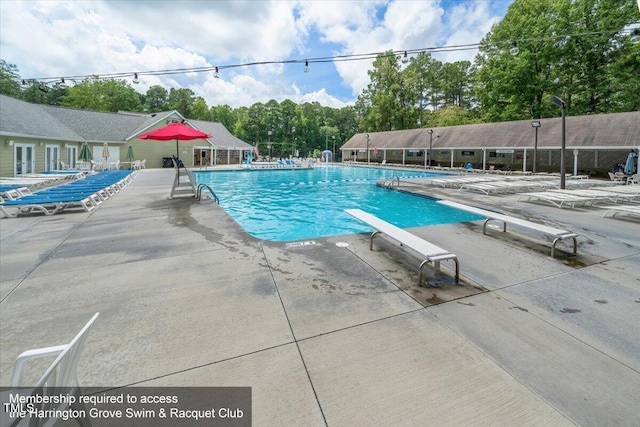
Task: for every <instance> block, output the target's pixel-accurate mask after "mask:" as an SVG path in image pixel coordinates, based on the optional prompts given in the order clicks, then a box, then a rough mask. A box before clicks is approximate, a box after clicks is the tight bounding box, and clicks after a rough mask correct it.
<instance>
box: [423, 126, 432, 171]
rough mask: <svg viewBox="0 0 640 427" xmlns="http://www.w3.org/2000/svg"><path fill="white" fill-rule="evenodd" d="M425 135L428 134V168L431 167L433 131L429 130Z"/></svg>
mask: <svg viewBox="0 0 640 427" xmlns="http://www.w3.org/2000/svg"><path fill="white" fill-rule="evenodd" d="M427 133H428V134H429V166H431V149H432V148H433V129H429V130H428V131H427ZM425 163H426V162H425Z"/></svg>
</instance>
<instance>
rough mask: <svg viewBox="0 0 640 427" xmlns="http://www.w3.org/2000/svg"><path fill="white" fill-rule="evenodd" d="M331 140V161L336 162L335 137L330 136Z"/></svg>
mask: <svg viewBox="0 0 640 427" xmlns="http://www.w3.org/2000/svg"><path fill="white" fill-rule="evenodd" d="M331 139H333V151H332V152H331V160H332V161H334V162H335V161H336V136H335V135H332V136H331Z"/></svg>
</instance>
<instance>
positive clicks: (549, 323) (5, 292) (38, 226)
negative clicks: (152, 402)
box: [0, 169, 640, 427]
mask: <svg viewBox="0 0 640 427" xmlns="http://www.w3.org/2000/svg"><path fill="white" fill-rule="evenodd" d="M267 173H268V172H267ZM172 180H173V172H172V170H169V169H155V170H154V169H148V170H142V171H141V172H140V173H139V174H138V176H137V178H136V179H135V180H134V181H133V183H132V184H130V185H129V186H128V187H127V188H126V189H125V190H123V191H122V192H120V193H119V194H118V195H116V196H115V197H113V198H111V199H110V200H108V201H107V202H105V203H104V204H103V205H102V206H101V207H100V208H99V209H97V210H95V211H94V212H92V213H84V212H82V213H72V212H69V213H61V214H57V215H54V216H50V217H45V216H42V215H36V216H30V217H21V218H16V219H2V220H0V239H1V240H0V299H1V302H0V348H1V353H0V354H1V357H0V385H3V386H6V385H8V382H9V379H10V376H11V371H12V366H13V361H14V359H15V357H16V356H17V355H18V354H19V353H20V352H22V351H24V350H27V349H31V348H38V347H45V346H51V345H57V344H61V343H65V342H68V341H69V340H70V339H71V338H72V337H73V335H75V333H76V332H77V331H78V330H79V329H80V328H81V327H82V325H83V324H84V323H85V322H86V321H87V320H88V319H89V318H90V317H91V316H92V314H93V313H95V312H98V311H99V312H100V317H98V319H97V321H96V323H95V324H94V327H93V329H92V330H91V332H90V335H89V339H88V340H87V342H86V347H85V351H84V354H83V358H82V360H81V362H80V367H79V373H80V382H81V384H82V385H83V386H99V387H119V386H127V385H138V386H250V387H252V396H253V407H252V411H253V425H254V426H276V425H279V426H332V427H333V426H399V425H406V426H424V425H434V426H436V425H437V426H440V425H452V426H468V425H474V426H480V425H486V426H498V425H505V426H507V425H508V426H510V425H553V426H558V425H579V426H612V425H616V426H638V425H640V411H639V410H638V408H640V267H639V266H640V222H638V221H637V220H631V219H624V218H603V217H602V214H603V210H601V209H597V208H588V209H578V208H576V209H558V208H555V207H552V206H548V205H544V204H536V203H527V202H519V201H517V199H518V197H517V196H514V195H507V196H485V195H482V194H475V193H469V192H463V191H459V190H443V189H438V190H435V189H432V188H431V187H428V186H424V185H421V184H420V183H419V182H416V183H414V184H408V183H402V184H401V188H402V189H405V190H407V191H412V192H417V193H423V194H430V195H434V196H436V197H446V198H449V199H451V200H457V201H466V202H474V203H476V204H482V205H485V206H488V207H494V208H497V209H501V210H502V211H504V212H511V213H513V214H514V215H518V216H523V217H527V218H532V219H534V220H536V221H539V222H541V223H545V224H548V225H555V226H558V227H562V228H567V229H569V230H571V231H575V232H576V233H578V234H579V235H580V236H579V238H578V244H579V246H578V255H577V256H575V257H574V256H571V255H569V253H568V252H570V251H565V249H567V246H566V245H565V244H564V243H562V242H561V243H559V244H558V248H559V249H560V250H558V251H557V252H558V254H557V255H556V258H555V259H552V258H550V257H549V245H550V242H549V241H548V240H546V238H545V237H544V236H542V235H539V234H536V233H529V232H527V231H526V230H524V229H518V228H517V227H512V228H510V231H509V233H508V234H507V235H503V234H502V233H500V232H499V229H491V230H490V232H489V235H488V236H485V235H483V234H482V221H475V222H471V223H460V224H450V225H440V226H433V227H420V228H415V229H411V231H412V232H414V233H415V234H417V235H419V236H422V237H424V238H425V239H427V240H429V241H431V242H432V243H434V244H436V245H438V246H440V247H443V248H445V249H448V250H450V251H451V252H453V253H455V254H457V255H458V257H459V259H460V266H461V279H462V284H461V285H459V286H455V285H454V284H453V279H452V272H451V269H450V267H451V266H449V265H447V262H443V263H442V269H441V272H439V273H438V272H435V271H434V270H433V269H431V268H430V267H427V268H425V271H426V272H427V280H428V282H429V283H430V284H432V285H435V286H429V287H418V286H416V283H415V282H416V278H417V272H416V267H417V264H418V262H419V261H418V259H417V258H415V257H414V256H412V255H411V254H410V253H407V252H405V251H403V250H402V249H400V248H398V247H397V245H396V244H394V243H393V242H391V241H387V240H385V239H384V238H379V239H376V243H375V245H374V250H373V251H369V247H368V235H364V234H362V235H358V234H354V235H346V236H338V237H332V238H322V239H316V240H314V241H306V242H292V243H282V242H264V241H260V240H257V239H255V238H252V237H250V236H248V235H246V234H245V233H244V232H243V231H242V229H240V228H239V226H238V225H237V224H236V223H235V222H234V221H233V220H232V219H231V218H230V217H228V216H227V215H226V213H225V212H224V211H223V210H222V209H221V208H219V207H218V206H217V205H215V204H214V203H213V202H211V201H204V202H202V203H198V202H196V201H195V200H194V199H192V198H176V199H173V200H168V199H167V196H168V195H169V190H170V187H171V183H172ZM363 209H365V210H366V207H363ZM634 266H635V267H634Z"/></svg>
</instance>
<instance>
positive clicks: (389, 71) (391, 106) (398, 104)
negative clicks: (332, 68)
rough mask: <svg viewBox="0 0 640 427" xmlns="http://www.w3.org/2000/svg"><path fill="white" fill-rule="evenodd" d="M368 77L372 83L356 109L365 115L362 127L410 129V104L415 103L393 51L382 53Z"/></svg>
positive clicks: (368, 128)
mask: <svg viewBox="0 0 640 427" xmlns="http://www.w3.org/2000/svg"><path fill="white" fill-rule="evenodd" d="M368 74H369V78H370V79H371V82H370V83H369V85H367V88H366V89H364V90H363V91H362V94H361V95H360V96H359V97H358V101H357V102H356V110H357V111H358V112H360V113H361V114H362V115H361V117H360V127H361V128H362V129H367V130H370V131H383V130H394V129H406V128H408V125H409V123H408V122H410V121H411V120H409V117H410V114H407V113H408V111H407V105H411V104H412V102H411V98H410V96H409V93H410V92H409V91H408V88H409V85H406V86H405V84H404V80H403V78H402V74H401V72H400V64H399V63H398V58H397V57H396V56H395V55H394V54H393V52H391V51H388V52H385V53H381V54H380V55H378V57H377V58H376V60H375V61H374V62H373V70H370V71H369V72H368ZM412 127H413V126H412Z"/></svg>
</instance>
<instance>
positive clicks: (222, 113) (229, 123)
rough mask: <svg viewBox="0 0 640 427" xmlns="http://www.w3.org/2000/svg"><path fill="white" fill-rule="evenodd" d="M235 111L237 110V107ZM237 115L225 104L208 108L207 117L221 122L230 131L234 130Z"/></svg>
mask: <svg viewBox="0 0 640 427" xmlns="http://www.w3.org/2000/svg"><path fill="white" fill-rule="evenodd" d="M237 111H239V109H238V110H237ZM237 116H238V115H237V114H236V112H234V111H233V109H232V108H231V107H230V106H228V105H226V104H225V105H219V106H217V107H211V108H209V119H210V120H211V121H213V122H218V123H222V125H223V126H224V127H226V128H227V129H229V131H230V132H233V131H234V128H235V125H236V122H237V120H238V119H237Z"/></svg>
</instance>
